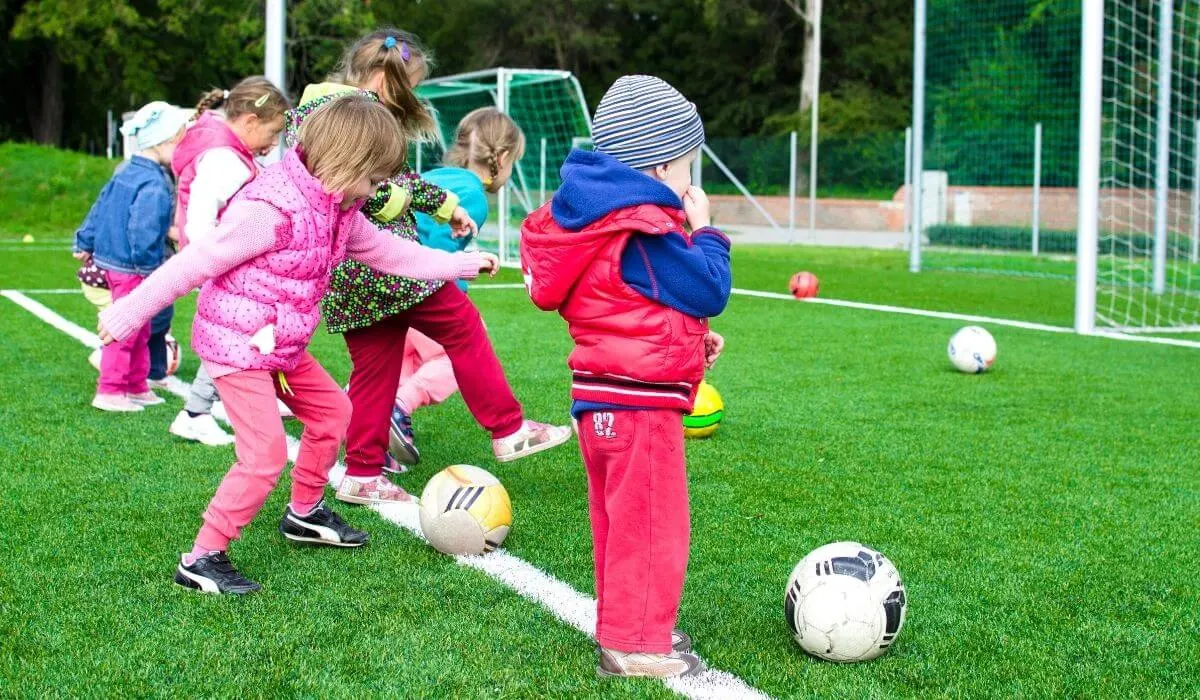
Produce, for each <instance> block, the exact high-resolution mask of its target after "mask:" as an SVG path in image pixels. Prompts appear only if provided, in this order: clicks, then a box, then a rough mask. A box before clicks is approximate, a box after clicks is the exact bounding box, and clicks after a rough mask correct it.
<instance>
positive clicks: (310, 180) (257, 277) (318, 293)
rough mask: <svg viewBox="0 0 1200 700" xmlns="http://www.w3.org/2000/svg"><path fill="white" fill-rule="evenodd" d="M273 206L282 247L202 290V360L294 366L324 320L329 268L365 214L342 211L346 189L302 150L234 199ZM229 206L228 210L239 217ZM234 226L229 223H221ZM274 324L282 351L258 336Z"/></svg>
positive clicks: (197, 334)
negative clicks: (326, 179) (311, 164)
mask: <svg viewBox="0 0 1200 700" xmlns="http://www.w3.org/2000/svg"><path fill="white" fill-rule="evenodd" d="M240 199H248V200H255V201H260V202H265V203H267V204H270V205H271V207H273V208H274V209H275V210H277V211H278V218H277V219H276V220H273V221H263V220H261V219H259V220H255V221H247V222H245V223H246V225H248V226H270V227H272V228H274V229H275V230H276V231H277V232H279V233H277V241H276V247H275V248H274V249H273V250H271V251H270V252H268V253H264V254H263V255H260V256H258V257H256V258H253V259H251V260H248V261H246V262H245V263H242V264H241V265H239V266H237V267H235V268H234V269H232V270H230V271H229V272H227V273H226V274H224V275H222V276H220V277H216V278H214V279H212V280H209V281H208V282H207V283H205V285H204V287H203V288H201V290H200V299H199V301H198V302H197V304H196V317H195V321H194V322H193V325H192V348H193V349H194V350H195V352H196V354H197V355H199V356H200V358H201V359H204V360H207V361H209V362H215V363H217V364H221V365H225V366H228V367H237V368H240V369H248V370H283V371H287V370H291V369H292V368H294V367H295V366H296V363H297V362H298V361H299V359H300V355H301V353H303V352H304V350H305V348H307V347H308V343H309V340H311V339H312V335H313V333H314V332H315V331H316V329H317V324H318V323H320V321H321V312H320V308H319V306H318V305H319V304H320V302H321V298H322V297H324V296H325V291H326V290H327V289H328V288H329V274H330V271H331V270H332V269H333V267H334V266H335V265H337V264H338V263H340V262H341V261H342V259H343V258H344V257H345V254H346V238H345V236H338V235H337V233H338V231H339V230H341V228H342V225H343V223H344V222H346V221H347V220H348V219H349V218H350V217H353V216H355V215H356V214H357V213H358V208H357V207H354V208H351V209H350V210H348V211H341V210H340V208H339V207H340V204H341V201H342V196H341V194H340V193H339V194H329V193H328V192H326V191H325V189H324V188H323V187H322V186H321V182H320V181H319V180H317V179H316V178H315V177H313V176H312V174H311V173H309V172H308V169H307V168H306V167H305V166H304V163H303V162H301V160H300V156H299V155H298V154H297V152H296V151H295V150H289V151H288V152H287V153H286V154H285V155H284V158H283V160H282V161H280V162H279V163H276V164H274V165H272V166H270V167H268V168H265V169H264V170H263V171H262V172H261V173H260V174H259V176H258V177H257V178H255V179H254V180H253V181H251V182H250V184H249V185H246V186H245V187H244V188H242V190H241V191H240V192H238V194H237V195H235V197H234V201H237V200H240ZM237 215H238V213H237V212H236V211H235V210H230V211H229V213H228V214H227V216H237ZM229 224H234V225H236V223H235V222H231V221H225V220H223V221H222V225H229ZM272 324H273V325H274V327H275V334H274V340H275V349H274V351H273V352H271V353H270V354H263V353H261V352H259V350H257V349H255V348H254V347H252V346H251V345H250V341H251V338H252V337H253V336H254V334H255V333H258V332H259V331H261V330H262V329H263V328H264V327H266V326H268V325H272Z"/></svg>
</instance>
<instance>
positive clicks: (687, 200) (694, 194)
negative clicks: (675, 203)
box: [683, 185, 712, 231]
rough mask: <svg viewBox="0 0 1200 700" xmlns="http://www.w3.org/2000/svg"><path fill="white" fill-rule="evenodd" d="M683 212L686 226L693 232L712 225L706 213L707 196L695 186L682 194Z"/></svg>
mask: <svg viewBox="0 0 1200 700" xmlns="http://www.w3.org/2000/svg"><path fill="white" fill-rule="evenodd" d="M683 212H684V213H685V214H687V220H688V225H689V226H691V227H692V230H693V231H695V230H696V229H698V228H704V227H705V226H711V225H712V216H711V215H710V214H709V212H708V195H706V194H704V190H702V189H700V188H699V187H696V186H695V185H692V186H691V187H689V188H687V192H684V193H683Z"/></svg>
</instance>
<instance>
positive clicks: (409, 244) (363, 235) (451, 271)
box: [343, 212, 499, 280]
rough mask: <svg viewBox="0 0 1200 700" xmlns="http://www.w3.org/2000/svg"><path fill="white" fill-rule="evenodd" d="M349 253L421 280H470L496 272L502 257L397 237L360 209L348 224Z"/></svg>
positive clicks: (384, 269) (377, 266) (389, 271)
mask: <svg viewBox="0 0 1200 700" xmlns="http://www.w3.org/2000/svg"><path fill="white" fill-rule="evenodd" d="M343 235H345V236H346V256H347V257H349V258H352V259H354V260H357V261H358V262H360V263H362V264H364V265H366V266H367V267H371V268H374V269H376V270H379V271H380V272H384V273H387V274H389V275H396V276H398V277H411V278H413V279H419V280H455V279H465V280H471V279H475V278H476V277H478V276H479V273H480V272H485V271H486V272H490V273H491V274H492V275H495V274H496V271H497V270H498V269H499V261H498V260H497V259H496V256H494V255H492V254H491V253H481V252H479V251H473V252H470V253H465V252H464V253H447V252H445V251H443V250H437V249H436V248H427V247H425V246H423V245H421V244H420V243H417V242H415V241H410V240H406V239H403V238H397V237H396V236H392V235H390V234H388V233H385V232H383V231H381V230H379V229H378V228H376V227H375V225H374V224H372V223H371V222H370V221H369V220H367V217H366V216H365V215H363V214H362V213H361V212H359V213H358V214H355V215H354V216H353V217H351V218H350V220H349V221H348V222H347V223H346V224H345V230H344V231H343Z"/></svg>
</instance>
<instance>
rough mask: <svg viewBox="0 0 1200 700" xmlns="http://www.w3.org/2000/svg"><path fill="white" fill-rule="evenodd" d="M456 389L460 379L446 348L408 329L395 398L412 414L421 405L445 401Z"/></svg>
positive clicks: (416, 331) (422, 334) (418, 332)
mask: <svg viewBox="0 0 1200 700" xmlns="http://www.w3.org/2000/svg"><path fill="white" fill-rule="evenodd" d="M456 391H458V382H457V381H455V379H454V366H453V365H452V364H450V358H449V357H448V356H447V355H446V349H445V348H443V347H442V346H441V345H438V344H437V343H435V342H433V340H431V339H430V338H429V336H427V335H425V334H424V333H421V332H420V331H418V330H414V329H412V328H410V329H408V336H407V340H406V341H405V344H404V363H403V364H402V369H401V371H400V388H399V390H397V391H396V401H398V402H400V404H401V405H402V406H403V407H404V409H405V410H406V411H407V412H408V413H409V414H410V415H411V414H412V413H415V412H416V410H417V409H418V408H422V407H424V406H432V405H434V404H439V403H441V402H443V401H445V400H446V399H448V398H450V397H451V396H453V395H454V392H456Z"/></svg>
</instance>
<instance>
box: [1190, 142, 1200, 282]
mask: <svg viewBox="0 0 1200 700" xmlns="http://www.w3.org/2000/svg"><path fill="white" fill-rule="evenodd" d="M1192 146H1193V148H1194V150H1193V151H1192V263H1193V264H1195V263H1198V262H1200V119H1197V120H1196V125H1195V127H1194V128H1193V129H1192Z"/></svg>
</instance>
